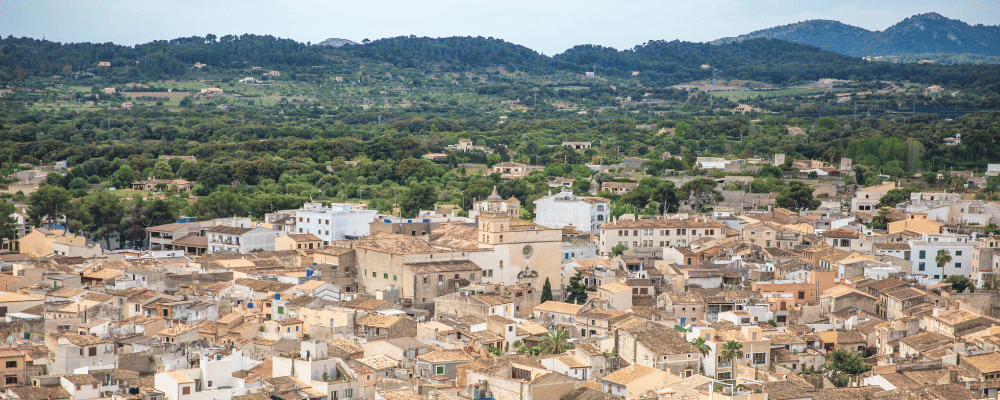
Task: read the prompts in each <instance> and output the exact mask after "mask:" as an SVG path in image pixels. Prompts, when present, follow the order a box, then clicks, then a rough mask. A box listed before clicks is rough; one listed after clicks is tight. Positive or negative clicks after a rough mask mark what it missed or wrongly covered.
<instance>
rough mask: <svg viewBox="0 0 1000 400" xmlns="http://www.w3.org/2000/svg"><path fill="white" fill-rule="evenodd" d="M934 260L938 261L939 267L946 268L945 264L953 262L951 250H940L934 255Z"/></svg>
mask: <svg viewBox="0 0 1000 400" xmlns="http://www.w3.org/2000/svg"><path fill="white" fill-rule="evenodd" d="M934 262H936V263H937V265H938V268H944V265H945V264H947V263H949V262H951V252H949V251H948V250H946V249H941V250H938V252H937V255H936V256H934Z"/></svg>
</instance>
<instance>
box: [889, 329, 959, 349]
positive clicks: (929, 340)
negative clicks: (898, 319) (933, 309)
mask: <svg viewBox="0 0 1000 400" xmlns="http://www.w3.org/2000/svg"><path fill="white" fill-rule="evenodd" d="M899 342H900V343H903V344H905V345H907V346H910V347H911V348H913V349H914V350H916V351H920V352H923V351H926V350H931V349H934V348H938V347H941V346H944V345H950V344H952V343H953V342H954V339H952V338H949V337H947V336H945V335H942V334H940V333H937V332H921V333H918V334H916V335H912V336H906V337H904V338H902V339H900V340H899Z"/></svg>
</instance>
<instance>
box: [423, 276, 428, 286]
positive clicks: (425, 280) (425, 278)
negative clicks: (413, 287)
mask: <svg viewBox="0 0 1000 400" xmlns="http://www.w3.org/2000/svg"><path fill="white" fill-rule="evenodd" d="M423 281H424V284H425V285H426V284H427V277H426V276H425V277H424V279H423Z"/></svg>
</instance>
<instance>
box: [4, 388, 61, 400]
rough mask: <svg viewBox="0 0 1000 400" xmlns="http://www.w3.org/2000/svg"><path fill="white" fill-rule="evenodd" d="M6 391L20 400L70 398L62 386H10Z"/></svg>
mask: <svg viewBox="0 0 1000 400" xmlns="http://www.w3.org/2000/svg"><path fill="white" fill-rule="evenodd" d="M7 390H9V391H11V392H14V394H16V395H17V397H18V398H20V399H22V400H55V399H69V398H71V396H70V394H69V392H67V391H66V389H63V387H62V386H11V387H8V388H7Z"/></svg>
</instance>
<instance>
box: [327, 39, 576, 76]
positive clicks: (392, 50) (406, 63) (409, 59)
mask: <svg viewBox="0 0 1000 400" xmlns="http://www.w3.org/2000/svg"><path fill="white" fill-rule="evenodd" d="M338 50H339V51H343V52H347V53H350V54H352V55H354V56H357V57H360V58H364V59H370V60H375V61H380V62H386V63H390V64H393V65H394V66H396V67H403V68H420V67H424V66H427V65H429V64H435V65H437V66H440V67H442V68H443V69H445V70H450V71H455V72H457V71H464V70H467V69H469V68H477V67H495V66H503V67H507V69H508V70H509V71H511V72H513V71H517V70H521V71H531V72H545V71H552V70H553V69H555V68H557V65H556V63H553V60H552V59H551V58H549V57H546V56H544V55H541V54H539V53H537V52H535V51H534V50H531V49H529V48H527V47H524V46H521V45H517V44H513V43H508V42H505V41H503V40H500V39H494V38H483V37H447V38H429V37H416V36H400V37H394V38H386V39H379V40H376V41H374V42H371V43H368V44H366V45H364V46H348V47H344V48H341V49H338ZM558 67H562V68H567V67H568V68H572V67H573V66H567V65H563V66H558Z"/></svg>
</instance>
